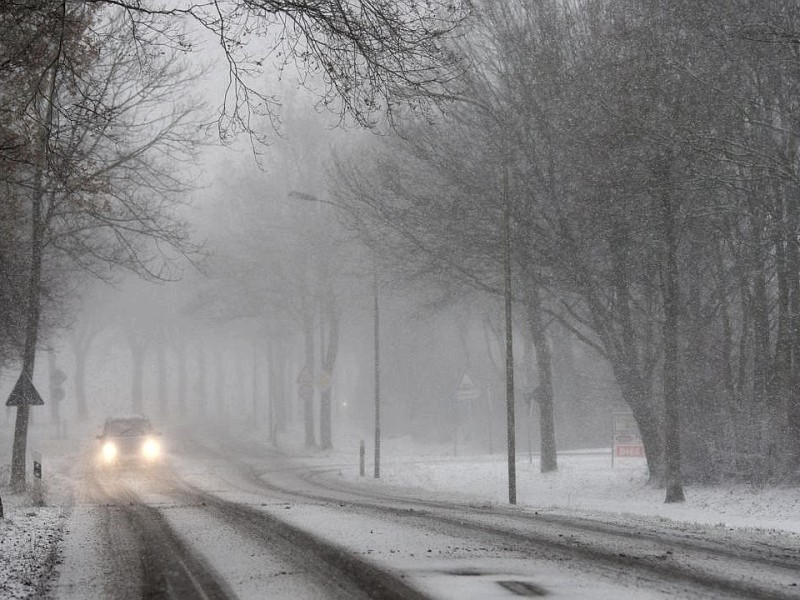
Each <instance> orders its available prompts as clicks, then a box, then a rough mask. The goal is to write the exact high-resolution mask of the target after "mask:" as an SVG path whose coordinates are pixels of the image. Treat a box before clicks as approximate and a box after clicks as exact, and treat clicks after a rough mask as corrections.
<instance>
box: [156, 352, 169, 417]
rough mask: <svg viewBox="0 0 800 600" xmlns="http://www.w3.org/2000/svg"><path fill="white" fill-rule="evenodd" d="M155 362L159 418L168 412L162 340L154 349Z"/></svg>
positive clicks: (165, 353)
mask: <svg viewBox="0 0 800 600" xmlns="http://www.w3.org/2000/svg"><path fill="white" fill-rule="evenodd" d="M156 362H157V367H156V369H157V376H158V412H159V414H160V415H161V416H164V415H166V414H167V413H168V412H169V407H168V406H167V398H168V396H167V349H166V346H165V344H164V340H163V339H160V340H158V346H157V347H156Z"/></svg>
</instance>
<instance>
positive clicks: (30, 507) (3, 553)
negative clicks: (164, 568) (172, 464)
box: [0, 439, 800, 599]
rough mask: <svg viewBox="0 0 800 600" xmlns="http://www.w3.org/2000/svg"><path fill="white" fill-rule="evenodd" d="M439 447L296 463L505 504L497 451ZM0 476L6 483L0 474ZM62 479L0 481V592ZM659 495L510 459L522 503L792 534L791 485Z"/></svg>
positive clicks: (11, 588) (579, 468)
mask: <svg viewBox="0 0 800 600" xmlns="http://www.w3.org/2000/svg"><path fill="white" fill-rule="evenodd" d="M446 452H447V449H444V448H434V449H432V448H421V447H419V446H417V445H414V444H412V443H411V442H410V441H409V440H407V439H399V440H387V441H385V443H384V445H383V447H382V456H383V460H382V465H381V478H380V479H379V480H376V479H374V478H373V477H372V460H371V458H372V454H371V449H368V452H367V464H366V475H365V476H364V477H361V476H360V475H359V465H358V448H357V445H353V447H351V448H343V449H341V450H338V451H336V452H332V453H328V454H325V455H321V454H305V455H303V456H300V457H299V458H298V460H299V461H301V462H302V463H304V464H305V465H307V466H308V467H312V468H315V469H316V470H318V471H324V476H325V477H329V478H333V479H335V480H338V481H339V482H358V483H360V484H361V485H367V486H374V487H377V488H380V489H382V490H384V491H395V490H396V491H398V492H399V493H402V494H407V495H416V494H417V493H418V491H420V490H424V493H425V495H427V496H430V495H435V496H436V497H438V498H440V499H442V500H447V499H454V500H458V501H461V502H464V501H469V502H475V503H480V504H497V505H503V504H506V503H507V464H506V459H505V457H504V456H503V455H499V454H497V455H491V456H489V455H463V454H462V455H459V456H452V448H451V449H450V452H451V455H450V456H447V455H446V454H445V453H446ZM46 460H47V459H46V458H45V461H46ZM178 463H180V461H178ZM45 464H46V465H47V463H46V462H45ZM55 470H57V469H55V468H53V469H50V470H46V473H48V474H49V473H52V472H53V471H55ZM1 475H3V480H4V481H7V472H4V473H2V474H1ZM62 483H63V482H60V481H59V480H58V479H57V478H55V477H54V478H51V479H50V480H48V481H46V484H45V499H46V501H47V502H46V503H47V506H44V507H40V506H36V503H34V502H33V501H32V500H31V499H30V497H29V496H28V495H15V494H11V493H10V490H8V489H7V488H0V497H2V499H3V503H4V507H5V513H6V515H5V519H3V520H2V521H0V597H2V598H10V599H17V598H32V597H36V596H37V594H38V593H40V592H41V588H39V587H37V586H39V582H40V580H41V576H42V575H43V574H45V573H46V572H47V571H48V570H49V569H51V568H53V565H54V563H55V561H56V560H57V558H58V557H57V554H56V552H55V551H54V549H55V548H56V547H57V545H58V544H59V542H60V540H61V539H62V537H63V527H64V523H65V520H66V518H67V515H68V512H69V507H68V506H67V505H68V504H69V501H68V497H67V496H66V495H65V493H64V492H65V491H67V490H63V489H62V486H61V484H62ZM663 494H664V491H663V490H660V489H654V488H652V487H650V486H648V485H647V483H646V468H645V465H644V462H643V460H640V459H626V460H624V461H619V460H618V461H617V462H616V464H615V465H614V466H613V468H612V465H611V457H610V453H609V452H607V451H604V450H598V451H586V452H574V453H562V454H560V456H559V469H558V471H557V472H555V473H549V474H541V473H539V465H538V462H537V457H536V456H533V457H532V460H530V461H529V458H528V456H527V455H526V454H521V455H520V456H518V461H517V499H518V504H519V505H520V506H522V507H533V508H537V509H547V510H556V511H559V512H567V513H574V514H577V515H580V516H583V517H590V518H597V519H609V520H614V521H633V522H636V521H643V520H652V519H655V520H663V519H668V520H674V521H680V522H682V523H689V524H692V523H695V524H698V525H701V526H709V525H710V526H712V527H721V528H722V527H724V528H756V529H765V530H773V531H774V532H776V533H777V532H780V533H786V534H789V535H791V534H800V510H798V509H800V491H798V490H797V489H793V488H782V489H776V488H763V489H762V488H757V487H753V486H747V485H736V486H724V487H715V488H706V487H697V486H688V487H687V488H686V496H687V500H686V502H685V503H682V504H675V505H665V504H664V503H663Z"/></svg>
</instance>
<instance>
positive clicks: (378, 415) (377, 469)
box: [372, 268, 381, 479]
mask: <svg viewBox="0 0 800 600" xmlns="http://www.w3.org/2000/svg"><path fill="white" fill-rule="evenodd" d="M372 298H373V301H374V335H375V479H379V478H380V476H381V344H380V323H381V320H380V305H379V303H378V269H377V268H375V271H374V274H373V281H372Z"/></svg>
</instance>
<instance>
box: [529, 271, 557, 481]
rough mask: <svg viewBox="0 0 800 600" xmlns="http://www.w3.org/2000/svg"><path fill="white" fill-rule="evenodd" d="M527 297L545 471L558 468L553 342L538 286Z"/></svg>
mask: <svg viewBox="0 0 800 600" xmlns="http://www.w3.org/2000/svg"><path fill="white" fill-rule="evenodd" d="M527 300H528V302H527V306H526V308H527V320H528V329H529V331H530V334H531V341H532V342H533V346H534V349H535V351H536V367H537V373H538V376H539V385H538V386H537V387H536V393H535V394H534V398H535V399H536V401H537V402H538V404H539V436H540V440H539V443H540V452H541V462H540V465H539V469H540V471H541V472H542V473H549V472H551V471H556V470H557V469H558V458H557V453H556V426H555V411H554V409H553V371H552V364H551V363H552V361H551V355H550V345H549V342H548V340H547V334H546V332H545V328H544V322H543V320H542V307H541V300H540V298H539V290H538V289H537V288H535V287H534V288H532V289H530V290H529V291H528V296H527Z"/></svg>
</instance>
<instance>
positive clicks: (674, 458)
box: [661, 171, 685, 503]
mask: <svg viewBox="0 0 800 600" xmlns="http://www.w3.org/2000/svg"><path fill="white" fill-rule="evenodd" d="M668 178H669V171H667V172H666V173H665V175H664V177H663V178H662V182H663V183H664V184H665V185H664V191H663V195H662V198H661V200H662V210H663V217H662V218H663V222H662V226H663V232H664V242H665V246H666V248H665V250H666V252H665V256H664V271H663V277H662V287H663V295H664V327H663V331H664V475H665V478H666V484H667V494H666V498H665V500H664V501H665V502H667V503H672V502H683V501H684V499H685V498H684V495H683V483H682V481H681V440H680V402H679V397H678V377H679V368H680V365H679V362H678V321H679V316H680V290H679V287H678V232H677V223H676V220H677V215H676V208H675V203H674V200H673V198H672V197H671V193H670V186H669V184H668Z"/></svg>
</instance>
